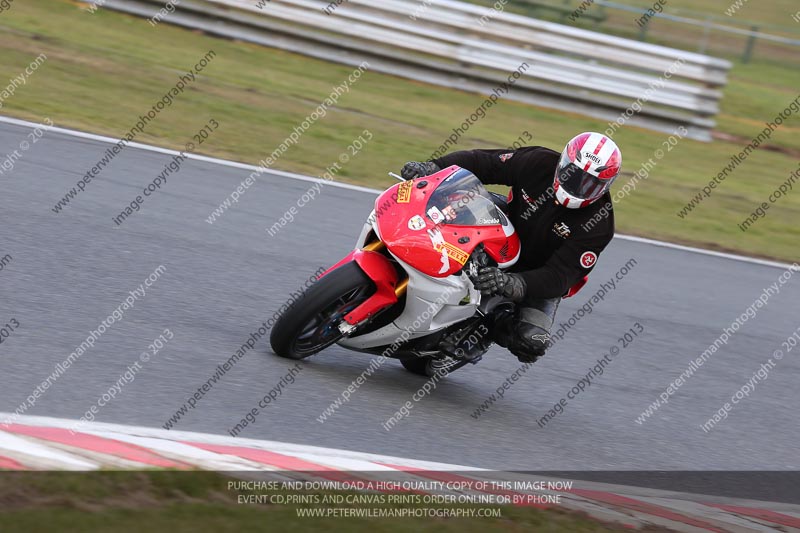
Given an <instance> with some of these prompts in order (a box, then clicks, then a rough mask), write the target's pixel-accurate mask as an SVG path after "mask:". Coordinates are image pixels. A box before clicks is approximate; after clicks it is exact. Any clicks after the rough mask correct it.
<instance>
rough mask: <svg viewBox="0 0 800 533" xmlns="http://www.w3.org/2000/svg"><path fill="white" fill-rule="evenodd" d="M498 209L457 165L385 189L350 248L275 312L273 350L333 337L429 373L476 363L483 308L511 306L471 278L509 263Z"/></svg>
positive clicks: (497, 198) (512, 257)
mask: <svg viewBox="0 0 800 533" xmlns="http://www.w3.org/2000/svg"><path fill="white" fill-rule="evenodd" d="M507 213H508V211H507V204H506V200H505V198H504V197H503V196H501V195H498V194H495V193H490V192H489V191H487V190H486V189H485V188H484V187H483V184H481V182H480V181H479V180H478V178H477V177H475V175H474V174H472V173H471V172H470V171H469V170H467V169H463V168H460V167H458V166H451V167H448V168H445V169H442V170H440V171H439V172H436V173H435V174H431V175H430V176H425V177H420V178H417V179H414V180H409V181H402V182H401V183H398V184H395V185H393V186H392V187H390V188H389V189H387V190H386V191H385V192H383V193H382V194H381V195H380V196H379V197H378V198H377V200H376V201H375V209H373V211H372V213H371V214H370V216H369V217H368V219H367V221H366V222H365V224H364V227H363V229H362V230H361V234H360V235H359V237H358V240H357V241H356V247H355V248H354V249H353V251H352V252H350V253H349V254H348V255H347V256H346V257H344V258H343V259H342V260H341V261H339V262H338V263H336V264H335V265H333V266H332V267H331V268H329V269H328V270H326V271H325V272H324V273H323V274H322V275H321V276H320V277H319V278H318V279H317V281H316V282H315V283H313V284H312V285H311V286H310V287H308V288H307V289H306V290H305V291H304V292H303V294H302V295H301V296H300V297H299V298H298V299H297V300H295V301H294V302H293V303H292V305H291V306H289V308H288V309H287V310H286V311H285V312H284V313H283V314H282V315H281V316H280V317H279V318H278V320H277V321H276V323H275V324H274V326H273V328H272V332H271V334H270V344H271V345H272V349H273V351H274V352H275V354H277V355H279V356H282V357H287V358H290V359H304V358H306V357H309V356H311V355H314V354H316V353H318V352H320V351H321V350H323V349H325V348H327V347H329V346H331V345H333V344H334V343H336V344H338V345H339V346H342V347H345V348H348V349H351V350H355V351H359V352H364V353H370V354H380V355H383V356H386V357H392V358H395V359H398V360H399V361H400V362H401V363H402V365H403V366H404V367H405V368H406V369H407V370H409V371H410V372H413V373H415V374H420V375H424V376H429V377H430V376H433V375H437V374H439V375H443V374H446V373H449V372H452V371H453V370H456V369H458V368H461V367H462V366H464V365H466V364H469V363H472V364H474V363H477V362H478V361H479V360H480V359H481V357H482V356H483V354H484V353H485V352H486V351H487V350H488V348H489V346H490V345H491V339H490V338H489V337H490V329H491V324H492V314H493V313H494V312H497V311H499V310H500V309H502V308H503V307H506V306H508V307H510V306H511V303H510V302H509V301H508V300H506V299H504V298H502V297H498V296H493V297H490V298H487V297H485V296H482V295H481V293H480V292H479V291H477V290H476V289H475V287H474V286H473V283H472V280H471V278H474V276H475V275H476V274H477V271H478V269H479V268H480V267H481V266H486V265H494V266H497V267H499V268H509V267H511V266H512V265H514V264H515V263H516V262H517V260H518V259H519V255H520V251H521V247H520V240H519V237H518V235H517V233H516V231H515V229H514V226H513V225H512V224H511V221H510V220H509V219H508V215H507Z"/></svg>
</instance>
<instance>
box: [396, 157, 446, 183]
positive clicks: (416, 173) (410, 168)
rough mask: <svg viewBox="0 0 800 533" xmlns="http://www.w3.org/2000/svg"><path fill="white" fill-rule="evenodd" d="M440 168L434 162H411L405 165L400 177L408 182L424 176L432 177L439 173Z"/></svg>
mask: <svg viewBox="0 0 800 533" xmlns="http://www.w3.org/2000/svg"><path fill="white" fill-rule="evenodd" d="M440 170H442V169H440V168H439V166H438V165H437V164H436V163H434V162H432V161H425V162H420V161H409V162H408V163H406V164H405V165H403V169H402V170H401V171H400V176H401V177H402V178H403V179H406V180H413V179H415V178H421V177H422V176H430V175H431V174H433V173H435V172H439V171H440Z"/></svg>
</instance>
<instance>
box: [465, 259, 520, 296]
mask: <svg viewBox="0 0 800 533" xmlns="http://www.w3.org/2000/svg"><path fill="white" fill-rule="evenodd" d="M472 283H473V284H474V285H475V288H476V289H477V290H479V291H481V294H483V295H485V296H491V295H493V294H498V295H500V296H505V297H506V298H510V299H511V300H512V301H514V302H521V301H522V300H524V299H525V293H526V291H527V285H526V284H525V280H524V279H523V278H522V276H520V275H519V274H506V273H505V272H503V271H502V270H500V269H499V268H497V267H481V269H480V270H479V271H478V275H477V276H476V277H475V278H474V279H473V280H472Z"/></svg>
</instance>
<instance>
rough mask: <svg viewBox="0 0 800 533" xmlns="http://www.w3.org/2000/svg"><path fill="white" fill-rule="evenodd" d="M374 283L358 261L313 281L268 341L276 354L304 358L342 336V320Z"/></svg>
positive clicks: (370, 289)
mask: <svg viewBox="0 0 800 533" xmlns="http://www.w3.org/2000/svg"><path fill="white" fill-rule="evenodd" d="M374 292H375V285H374V283H373V282H372V280H371V279H369V277H367V275H366V274H364V272H363V271H362V270H361V268H360V267H359V266H358V265H357V264H356V263H352V262H351V263H345V264H344V265H342V266H340V267H339V268H337V269H336V270H333V271H332V272H329V273H328V274H326V275H325V276H323V277H322V278H320V279H319V281H317V282H316V283H314V284H313V285H311V286H310V287H309V288H308V289H306V291H305V292H303V294H302V295H301V296H300V298H298V299H297V300H295V301H294V302H293V303H292V304H291V305H290V306H289V308H288V309H286V311H284V312H283V314H282V315H281V316H280V318H278V320H277V322H275V325H274V326H273V327H272V332H271V333H270V337H269V342H270V344H271V345H272V350H273V351H274V352H275V354H277V355H279V356H281V357H286V358H289V359H305V358H306V357H309V356H312V355H314V354H316V353H319V352H320V351H322V350H324V349H325V348H327V347H328V346H330V345H332V344H334V343H335V342H336V341H338V340H339V339H341V338H342V333H341V332H340V331H339V323H340V322H341V321H342V320H343V319H344V316H345V315H346V314H347V313H349V312H350V311H352V310H353V309H355V308H356V307H358V306H359V305H360V304H361V303H363V302H364V301H365V300H366V299H367V298H369V297H370V296H371V295H372V293H374Z"/></svg>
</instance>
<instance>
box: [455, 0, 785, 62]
mask: <svg viewBox="0 0 800 533" xmlns="http://www.w3.org/2000/svg"><path fill="white" fill-rule="evenodd" d="M469 1H470V2H472V3H474V4H477V5H481V6H486V8H487V9H488V8H490V6H492V5H493V4H494V3H495V2H496V1H497V0H469ZM503 1H504V2H505V6H504V7H505V9H507V10H509V11H514V12H515V13H520V14H525V15H527V16H532V17H536V18H541V19H544V20H549V21H554V22H559V23H562V24H568V25H572V26H576V27H591V28H592V29H594V30H597V31H602V32H604V33H609V34H613V35H618V36H623V37H628V38H632V39H636V40H640V41H647V42H656V43H659V44H663V45H665V46H672V47H677V48H681V49H685V50H692V51H696V52H698V53H701V54H712V55H715V56H719V57H724V58H730V59H737V60H739V61H741V62H743V63H749V62H750V61H752V60H754V59H760V60H767V61H773V62H777V63H781V64H787V63H790V64H795V65H798V64H800V4H798V5H797V8H796V9H795V10H792V11H791V12H789V11H787V13H786V19H785V23H784V24H783V25H778V24H768V23H763V22H754V21H749V20H747V19H742V18H740V17H739V16H738V15H737V16H725V14H724V13H725V10H726V9H728V8H729V7H730V6H729V5H728V4H731V6H732V5H733V2H724V3H720V4H719V5H718V6H717V7H718V8H719V9H718V14H710V13H702V12H698V11H692V10H688V9H680V8H673V7H672V6H671V5H667V7H665V8H664V9H663V11H662V12H656V13H654V14H652V16H648V17H646V21H645V22H644V23H643V24H637V23H636V22H637V19H640V18H641V17H642V16H643V15H644V14H645V13H647V9H648V7H651V6H650V5H649V4H651V2H649V1H647V2H644V3H645V4H648V5H631V4H630V3H623V2H620V1H613V0H593V1H591V2H589V3H590V4H591V5H590V6H589V7H588V8H586V9H585V11H584V12H582V13H581V16H580V17H577V18H571V17H570V15H572V14H573V13H575V10H576V9H578V8H579V7H580V6H581V4H582V3H583V2H584V1H588V0H503Z"/></svg>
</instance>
